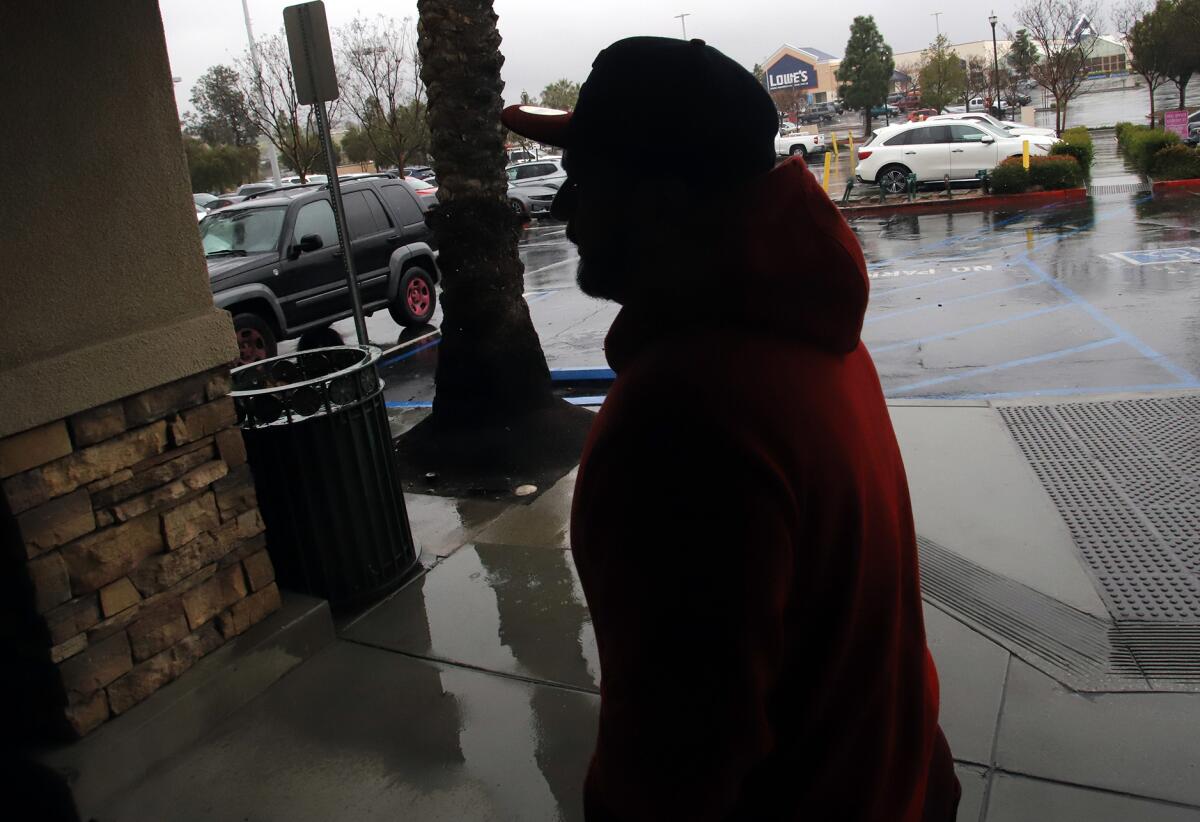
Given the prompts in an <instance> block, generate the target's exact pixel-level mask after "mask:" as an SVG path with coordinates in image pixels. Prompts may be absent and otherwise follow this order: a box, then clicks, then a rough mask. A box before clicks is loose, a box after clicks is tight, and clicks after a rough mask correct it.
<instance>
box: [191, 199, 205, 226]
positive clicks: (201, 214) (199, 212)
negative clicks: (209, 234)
mask: <svg viewBox="0 0 1200 822" xmlns="http://www.w3.org/2000/svg"><path fill="white" fill-rule="evenodd" d="M192 206H193V207H194V208H195V209H196V222H200V221H201V220H203V219H204V218H205V217H207V216H208V209H206V208H205V207H204V206H202V205H200V204H199V203H192Z"/></svg>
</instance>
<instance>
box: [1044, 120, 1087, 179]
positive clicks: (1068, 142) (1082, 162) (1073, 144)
mask: <svg viewBox="0 0 1200 822" xmlns="http://www.w3.org/2000/svg"><path fill="white" fill-rule="evenodd" d="M1050 154H1051V155H1052V156H1069V157H1074V158H1075V160H1076V161H1077V162H1078V163H1079V167H1080V168H1082V169H1083V173H1084V174H1085V175H1086V174H1088V173H1090V172H1091V170H1092V160H1093V159H1094V158H1095V156H1096V149H1095V147H1094V146H1093V145H1092V135H1091V134H1089V133H1088V130H1087V129H1086V128H1083V127H1082V126H1078V127H1076V128H1069V129H1067V130H1066V131H1064V132H1063V133H1062V136H1061V137H1060V138H1059V142H1057V143H1055V144H1054V145H1053V146H1051V147H1050Z"/></svg>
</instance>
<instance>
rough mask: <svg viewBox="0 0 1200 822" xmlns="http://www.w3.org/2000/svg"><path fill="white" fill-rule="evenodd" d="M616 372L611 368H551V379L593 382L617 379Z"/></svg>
mask: <svg viewBox="0 0 1200 822" xmlns="http://www.w3.org/2000/svg"><path fill="white" fill-rule="evenodd" d="M616 378H617V375H616V373H615V372H614V371H613V370H612V369H611V368H551V369H550V379H551V380H552V381H553V382H593V381H601V380H615V379H616Z"/></svg>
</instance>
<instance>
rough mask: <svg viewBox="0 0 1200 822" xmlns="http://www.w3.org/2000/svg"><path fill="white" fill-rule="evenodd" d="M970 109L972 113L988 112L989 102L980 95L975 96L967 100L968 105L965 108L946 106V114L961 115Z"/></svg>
mask: <svg viewBox="0 0 1200 822" xmlns="http://www.w3.org/2000/svg"><path fill="white" fill-rule="evenodd" d="M968 109H970V110H971V111H980V112H982V111H987V101H985V100H984V99H983V98H982V97H980V96H979V95H975V96H974V97H972V98H970V99H969V100H967V105H965V106H946V113H947V114H960V113H962V112H964V111H967V110H968Z"/></svg>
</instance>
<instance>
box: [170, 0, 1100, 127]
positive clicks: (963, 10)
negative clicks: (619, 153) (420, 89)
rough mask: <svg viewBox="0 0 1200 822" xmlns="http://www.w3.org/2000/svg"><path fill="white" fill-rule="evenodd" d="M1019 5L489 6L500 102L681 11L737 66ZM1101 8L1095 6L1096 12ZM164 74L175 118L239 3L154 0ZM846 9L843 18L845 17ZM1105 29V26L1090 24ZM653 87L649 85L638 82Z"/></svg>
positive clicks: (263, 9)
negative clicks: (781, 52)
mask: <svg viewBox="0 0 1200 822" xmlns="http://www.w3.org/2000/svg"><path fill="white" fill-rule="evenodd" d="M293 2H294V0H249V3H250V15H251V22H252V24H253V26H254V33H255V36H256V37H258V36H262V35H268V34H272V33H275V32H278V31H279V30H280V29H281V28H282V27H283V8H284V6H288V5H292V4H293ZM1019 2H1023V0H1019ZM1019 2H1014V1H1013V0H1003V2H999V3H996V2H994V1H993V0H901V1H900V2H896V1H895V0H859V2H856V3H853V4H849V3H848V4H847V5H846V7H845V8H846V9H847V10H846V11H842V10H841V9H839V8H837V7H838V6H839V5H840V4H837V3H823V2H819V1H818V2H808V3H801V2H785V0H495V9H496V13H497V14H498V15H499V17H500V23H499V25H500V34H501V36H502V37H503V38H504V42H503V43H501V46H500V48H501V51H502V52H503V53H504V57H505V63H504V81H505V90H504V94H505V98H506V101H508V102H516V100H517V99H518V97H519V95H520V93H521V90H522V89H525V90H527V91H529V93H530V94H531V95H533V96H535V97H536V96H537V95H538V93H539V92H540V91H541V90H542V88H544V87H545V86H546V85H547V84H548V83H550V82H552V81H554V80H557V79H558V78H560V77H566V78H569V79H571V80H575V81H577V82H582V81H583V80H584V79H585V78H586V77H587V73H588V70H589V68H590V67H591V63H592V59H593V58H594V57H595V55H596V53H597V52H598V51H599V50H600V49H602V48H603V47H604V46H606V45H608V44H609V43H611V42H613V41H614V40H618V39H620V38H622V37H628V36H631V35H635V34H653V35H661V36H668V37H678V36H681V29H680V21H679V20H677V19H675V18H674V16H675V15H677V14H680V13H682V12H689V13H690V15H691V16H689V17H687V18H686V20H685V22H686V24H687V34H688V37H701V38H703V39H705V40H707V41H708V42H709V43H710V44H711V45H713V46H716V47H717V48H719V49H720V50H722V51H724V52H725V53H726V54H728V55H729V56H730V57H733V58H734V59H735V60H738V61H739V62H741V63H742V64H744V65H745V66H747V67H750V66H751V65H753V64H754V63H755V62H761V61H762V60H763V59H764V58H766V57H767V56H768V55H770V54H771V52H773V51H774V50H775V49H776V48H778V47H779V46H780V45H782V44H783V43H790V44H792V45H796V46H813V47H816V48H820V49H824V50H825V51H828V52H830V53H831V54H834V55H836V56H838V57H840V56H842V52H843V50H844V49H845V46H846V39H847V37H848V36H849V29H850V21H851V20H852V19H853V17H854V15H855V14H871V15H874V17H875V21H876V23H877V24H878V25H879V28H880V30H881V31H882V32H883V36H884V39H885V40H887V42H888V43H889V44H890V45H891V47H892V49H893V51H896V52H904V51H912V50H915V49H919V48H922V47H924V46H925V45H926V44H928V43H929V41H931V40H932V39H933V38H934V36H935V35H936V33H937V32H936V29H935V20H934V18H933V16H932V13H933V12H939V11H940V12H943V14H942V15H941V17H940V25H941V30H942V31H943V32H945V33H946V34H947V36H949V37H950V40H951V42H955V43H957V42H964V41H970V40H984V39H990V37H991V28H990V27H989V26H988V22H987V18H988V15H989V14H990V13H991V12H992V10H993V9H995V12H996V15H997V16H998V17H999V18H1000V24H999V26H997V34H998V36H1000V37H1003V36H1004V33H1003V29H1004V26H1005V25H1011V24H1012V23H1013V19H1012V15H1013V11H1014V9H1015V8H1016V7H1017V6H1018V5H1019ZM1109 5H1110V2H1109V0H1106V1H1105V2H1104V5H1103V7H1104V9H1105V13H1107V9H1108V7H1109ZM325 7H326V11H327V13H328V15H329V24H330V27H331V28H336V27H338V26H341V25H344V24H345V23H346V22H348V21H349V20H351V19H353V18H354V17H355V16H356V15H357V14H361V15H363V16H374V15H376V14H384V15H387V16H389V17H395V18H397V19H400V18H403V17H413V18H415V17H416V14H417V6H416V0H326V2H325ZM160 8H161V9H162V17H163V26H164V28H165V29H166V35H167V51H168V53H169V54H170V57H171V70H172V72H173V73H174V74H175V75H176V76H178V77H181V78H182V82H180V83H178V84H177V85H176V87H175V92H176V93H175V97H176V100H177V101H178V103H179V108H180V112H181V113H182V112H183V111H185V110H186V109H188V108H189V104H188V97H189V95H190V93H191V88H192V85H193V84H194V83H195V82H196V78H197V77H199V76H200V75H201V74H202V73H203V72H204V71H205V70H206V69H207V68H208V67H209V66H212V65H215V64H217V63H230V62H233V61H234V60H235V59H237V58H238V57H240V56H241V55H242V54H243V53H244V51H245V49H246V29H245V24H244V22H243V18H242V4H241V0H204V1H203V2H200V0H160ZM850 8H853V9H854V11H853V12H851V11H849V10H848V9H850ZM1097 23H1098V25H1099V27H1100V28H1101V29H1103V30H1105V31H1107V30H1108V29H1109V28H1111V26H1109V25H1108V22H1107V20H1104V21H1103V22H1101V21H1097ZM646 80H647V83H653V78H649V77H648V78H646Z"/></svg>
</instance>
